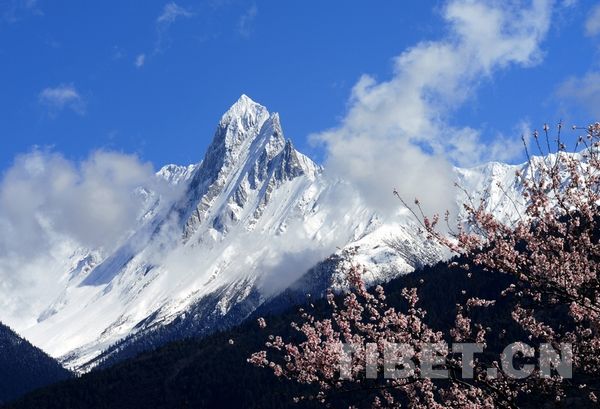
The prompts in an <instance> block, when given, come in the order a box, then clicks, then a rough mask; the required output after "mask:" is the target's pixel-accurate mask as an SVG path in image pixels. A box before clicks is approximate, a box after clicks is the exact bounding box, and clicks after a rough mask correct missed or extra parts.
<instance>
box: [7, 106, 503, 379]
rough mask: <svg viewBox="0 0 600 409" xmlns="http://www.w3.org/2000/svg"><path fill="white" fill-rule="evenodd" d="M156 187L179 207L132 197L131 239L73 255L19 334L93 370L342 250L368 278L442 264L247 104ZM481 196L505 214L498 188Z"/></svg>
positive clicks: (405, 219) (222, 318)
mask: <svg viewBox="0 0 600 409" xmlns="http://www.w3.org/2000/svg"><path fill="white" fill-rule="evenodd" d="M456 172H457V177H458V179H459V180H460V183H461V184H462V185H463V186H464V187H465V188H467V189H468V190H469V191H472V190H483V189H484V188H487V187H490V186H494V184H495V183H496V182H498V181H499V182H500V183H501V184H502V185H503V186H508V188H507V189H508V190H510V191H511V192H512V191H513V190H514V186H513V185H511V183H512V179H511V175H514V169H513V167H511V166H508V165H502V164H489V165H485V166H483V167H480V168H475V169H469V170H464V169H456ZM157 177H159V178H162V179H164V180H166V181H168V182H169V183H171V184H172V185H177V186H179V187H180V189H181V194H180V197H178V198H177V199H176V200H174V201H173V202H169V201H167V199H166V198H163V197H162V196H161V194H159V193H157V192H153V191H150V190H148V189H144V188H140V189H139V191H138V194H140V195H143V197H144V198H145V200H144V203H145V204H144V208H143V209H141V211H140V218H139V228H138V229H137V230H136V231H135V232H134V233H133V234H132V235H131V236H130V237H129V239H128V240H126V241H125V242H124V244H123V245H121V246H120V247H119V248H118V249H117V250H116V251H114V252H112V253H111V254H101V253H99V252H96V251H90V250H86V249H77V251H72V252H71V253H72V256H70V257H69V258H67V260H68V261H67V262H66V263H64V265H62V267H63V268H65V274H64V279H63V280H62V281H61V283H60V286H59V287H60V290H59V291H57V293H56V297H55V300H54V302H52V303H51V304H50V305H48V306H47V308H45V310H44V312H43V313H41V314H40V315H39V316H38V319H37V321H36V322H33V323H31V322H23V323H21V324H22V325H20V326H19V325H15V327H16V328H17V329H18V330H19V331H20V332H21V333H23V334H24V335H25V336H26V337H27V338H28V339H30V340H31V341H32V342H33V343H34V344H36V345H37V346H39V347H41V348H42V349H44V350H45V351H47V352H48V353H50V354H51V355H52V356H55V357H59V358H61V359H62V360H63V362H64V363H65V364H66V365H68V366H69V367H70V368H73V369H76V370H81V371H85V370H89V369H91V368H92V367H94V366H95V365H97V364H98V362H97V361H95V358H96V357H98V356H100V355H101V354H102V352H103V351H106V350H109V351H110V350H111V346H112V345H114V344H115V343H117V342H118V341H120V340H123V339H131V338H132V337H135V336H139V337H142V336H144V334H148V333H150V332H152V331H156V330H157V329H160V328H166V327H167V326H169V325H171V326H172V325H179V326H180V327H181V325H184V324H185V325H186V326H187V327H194V328H195V329H194V331H195V332H194V334H202V333H207V332H210V331H212V330H215V329H216V328H220V327H223V326H225V325H234V324H235V323H238V322H241V321H242V320H243V319H245V318H246V317H247V316H248V315H249V314H251V313H252V311H254V310H255V309H256V308H257V307H258V306H260V305H261V304H262V303H263V302H264V301H265V300H267V299H269V298H271V297H273V296H275V295H277V294H278V293H280V292H281V291H283V290H284V289H286V288H287V287H289V286H290V285H291V284H293V283H297V282H298V281H297V280H298V279H299V278H300V277H301V276H302V275H303V274H304V273H305V272H306V271H307V270H308V269H309V268H311V267H313V266H314V265H315V264H317V263H318V262H319V261H321V260H323V259H325V258H327V257H328V256H330V255H331V254H333V253H334V252H336V251H338V252H339V251H341V250H339V249H341V248H348V247H355V248H357V256H356V257H357V259H358V261H360V262H361V263H363V264H365V265H366V266H367V267H368V269H369V271H370V275H371V276H370V277H367V280H368V281H369V282H378V281H382V280H388V279H390V278H392V277H393V276H395V275H397V274H401V273H407V272H410V271H413V270H414V268H417V267H419V266H420V265H422V264H425V263H431V262H435V261H438V260H440V259H441V258H442V257H444V253H443V252H442V250H441V249H440V248H439V247H437V246H435V245H432V244H431V243H429V242H427V240H425V239H424V238H423V237H422V236H421V235H419V234H418V232H417V231H418V228H417V226H416V225H415V223H414V221H412V220H411V219H410V217H409V216H408V214H407V213H406V212H403V211H400V217H397V218H396V219H395V220H384V219H383V218H382V216H381V215H377V214H375V212H374V211H373V210H371V209H369V208H368V207H367V206H366V205H365V204H364V202H363V201H362V200H361V199H360V197H359V196H358V194H357V193H356V192H355V190H354V189H353V188H352V186H350V185H349V184H347V183H345V182H343V181H340V180H331V179H330V178H328V177H327V176H326V175H325V174H324V172H323V169H322V168H321V167H319V166H318V165H316V164H315V163H313V162H312V161H311V160H310V159H309V158H307V157H306V156H304V155H302V154H301V153H300V152H298V151H296V150H295V149H294V147H293V145H292V143H291V141H290V140H286V139H285V138H284V136H283V130H282V127H281V124H280V120H279V115H278V114H271V113H269V112H268V111H267V109H266V108H265V107H263V106H261V105H259V104H257V103H255V102H254V101H252V100H251V99H250V98H248V97H247V96H242V97H241V98H240V99H239V100H238V101H237V102H236V103H235V104H234V105H233V106H232V107H231V108H230V109H229V110H228V111H227V112H226V113H225V114H224V115H223V117H222V118H221V121H220V122H219V124H218V126H217V130H216V133H215V136H214V139H213V142H212V143H211V145H210V146H209V148H208V149H207V152H206V155H205V157H204V159H203V160H202V162H200V163H199V164H197V165H190V166H187V167H183V166H177V165H168V166H166V167H164V168H163V169H161V170H160V171H159V172H158V173H157ZM486 199H487V201H488V202H489V205H490V206H496V205H498V206H499V207H500V211H506V212H509V213H510V212H511V210H507V209H508V208H509V206H508V205H509V203H507V202H506V200H505V195H502V194H500V193H499V192H498V191H497V190H494V188H493V187H492V188H491V190H490V193H489V197H487V198H486ZM390 240H393V243H391V242H390ZM326 280H327V283H323V285H332V284H333V285H336V283H338V284H339V282H340V277H339V275H337V276H336V274H332V275H331V276H330V277H328V278H326ZM0 318H1V316H0ZM182 322H183V323H184V324H182ZM13 325H14V323H13ZM177 331H179V332H180V333H185V331H183V330H181V329H178V330H177ZM188 333H189V331H188Z"/></svg>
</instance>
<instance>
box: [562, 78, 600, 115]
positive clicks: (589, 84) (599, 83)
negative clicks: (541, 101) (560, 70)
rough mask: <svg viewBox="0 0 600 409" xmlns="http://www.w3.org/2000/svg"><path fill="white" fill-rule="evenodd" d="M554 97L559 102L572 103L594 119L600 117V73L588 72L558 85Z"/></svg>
mask: <svg viewBox="0 0 600 409" xmlns="http://www.w3.org/2000/svg"><path fill="white" fill-rule="evenodd" d="M556 95H557V96H558V98H559V99H560V101H561V102H563V103H564V102H574V103H575V104H577V105H579V106H581V107H582V108H583V109H585V110H586V111H587V112H588V113H589V114H591V115H593V116H594V117H600V72H598V71H589V72H587V73H586V74H585V75H583V76H582V77H570V78H568V79H567V80H565V82H563V83H562V84H560V85H559V86H558V88H557V90H556Z"/></svg>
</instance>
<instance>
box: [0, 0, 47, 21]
mask: <svg viewBox="0 0 600 409" xmlns="http://www.w3.org/2000/svg"><path fill="white" fill-rule="evenodd" d="M25 14H33V15H37V16H43V15H44V13H43V12H42V10H41V9H40V8H39V7H38V2H37V0H6V1H0V20H4V21H6V22H8V23H16V22H17V21H19V20H20V19H21V18H22V16H23V15H25Z"/></svg>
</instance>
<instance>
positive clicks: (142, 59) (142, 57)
mask: <svg viewBox="0 0 600 409" xmlns="http://www.w3.org/2000/svg"><path fill="white" fill-rule="evenodd" d="M145 63H146V54H139V55H138V56H137V57H135V61H134V65H135V66H136V67H137V68H142V67H143V66H144V64H145Z"/></svg>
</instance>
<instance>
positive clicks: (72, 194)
mask: <svg viewBox="0 0 600 409" xmlns="http://www.w3.org/2000/svg"><path fill="white" fill-rule="evenodd" d="M140 186H144V187H147V188H148V189H152V190H154V191H157V192H161V193H163V194H165V195H166V196H168V193H169V191H168V190H167V189H168V187H167V185H166V182H161V180H160V179H158V178H156V177H155V174H154V170H153V168H152V166H151V165H150V164H149V163H143V162H141V161H140V160H139V159H138V158H137V157H136V156H133V155H124V154H120V153H115V152H104V151H98V152H95V153H93V154H91V155H90V156H89V157H88V158H86V159H85V160H83V161H81V162H74V161H70V160H68V159H66V158H65V157H63V156H62V155H60V154H58V153H54V152H51V151H44V150H34V151H32V152H30V153H28V154H24V155H20V156H18V157H17V158H16V159H15V161H14V164H13V165H12V167H11V168H9V169H8V170H7V171H6V172H5V173H4V175H3V176H2V179H1V180H0V231H1V232H2V234H1V235H0V294H2V295H3V297H2V299H1V300H0V308H2V311H3V320H9V321H10V320H14V322H19V326H20V327H23V323H22V322H20V321H19V320H18V318H19V317H29V318H31V317H32V316H35V312H36V311H37V312H38V313H39V310H38V308H41V307H43V306H46V305H48V304H49V303H50V302H51V301H53V300H51V299H48V297H55V296H56V294H57V292H56V291H58V290H59V283H60V280H61V278H64V274H65V273H66V272H67V271H68V270H69V268H72V267H73V266H69V265H65V261H66V260H69V258H70V257H71V256H72V255H73V253H74V252H76V251H77V249H78V248H81V247H86V248H90V249H94V250H102V249H104V250H106V251H110V250H112V249H114V248H115V247H116V246H117V245H119V243H121V242H122V241H123V240H124V239H125V238H126V237H127V236H128V234H129V233H130V232H131V231H132V229H134V227H135V226H136V223H137V221H138V218H139V217H140V212H141V211H142V209H144V203H145V202H144V200H145V199H144V196H143V195H140V194H138V193H136V190H137V188H138V187H140ZM137 192H139V190H137ZM67 263H68V262H67ZM23 300H28V302H25V301H23ZM31 300H35V302H34V303H33V304H35V305H33V304H31V303H30V301H31Z"/></svg>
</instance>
